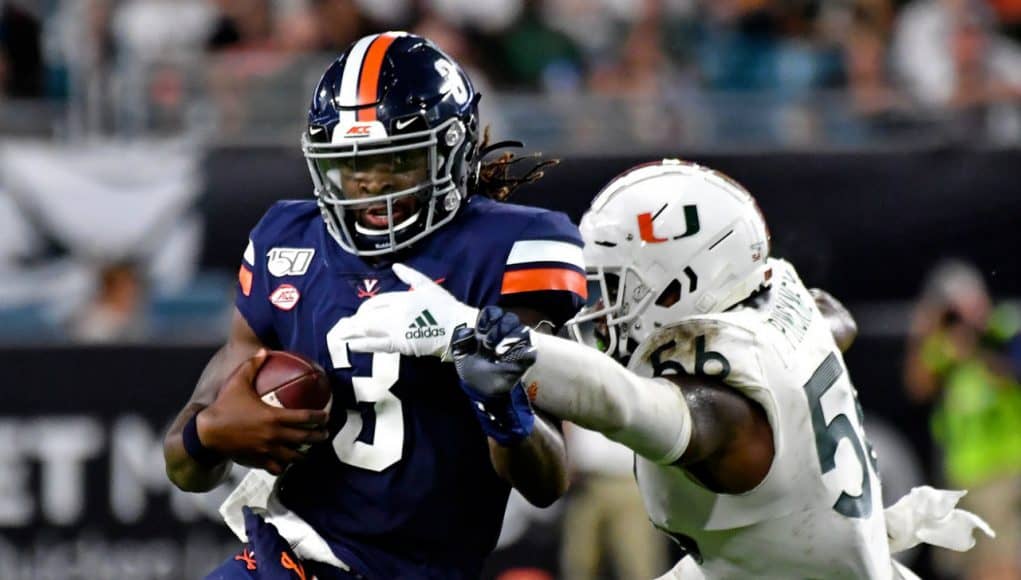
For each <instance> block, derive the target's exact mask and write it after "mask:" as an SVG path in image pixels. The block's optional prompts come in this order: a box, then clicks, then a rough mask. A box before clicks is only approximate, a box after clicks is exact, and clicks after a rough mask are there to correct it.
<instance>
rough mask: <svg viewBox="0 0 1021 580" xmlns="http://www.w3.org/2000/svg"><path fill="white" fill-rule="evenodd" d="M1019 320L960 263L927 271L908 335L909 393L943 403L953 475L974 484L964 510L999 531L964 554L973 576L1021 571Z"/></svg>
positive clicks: (940, 415)
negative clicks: (993, 299)
mask: <svg viewBox="0 0 1021 580" xmlns="http://www.w3.org/2000/svg"><path fill="white" fill-rule="evenodd" d="M1019 326H1021V325H1019V316H1018V313H1017V312H1016V311H1012V310H1011V309H1010V308H1009V307H1007V306H1005V305H1002V306H1000V307H998V308H996V309H995V310H994V309H993V307H992V303H991V300H990V298H989V295H988V293H987V291H986V287H985V282H984V281H983V280H982V276H981V274H980V273H979V272H978V271H977V270H976V269H975V268H974V267H972V266H970V265H968V264H966V263H963V262H956V261H953V262H947V263H944V264H942V265H940V266H939V267H937V268H936V270H935V271H934V272H933V273H932V274H931V275H930V278H929V280H928V282H927V283H926V286H925V289H924V291H923V294H922V297H921V299H920V300H919V303H918V305H917V307H916V310H915V315H914V321H913V324H912V328H911V335H910V337H909V340H908V348H907V360H906V362H905V370H906V376H905V379H906V384H907V387H908V392H909V394H910V395H911V396H912V397H913V398H914V399H916V400H918V401H929V400H934V399H935V400H937V401H938V402H937V408H936V412H935V414H934V416H933V420H932V426H933V431H934V435H935V438H936V440H937V441H938V442H939V444H940V446H941V447H942V449H943V458H944V461H943V463H944V465H943V467H944V471H945V476H946V480H947V482H948V483H949V484H950V486H952V487H954V488H960V489H967V490H968V495H967V496H965V497H964V499H962V500H961V505H962V507H964V508H965V509H969V510H971V511H974V512H975V513H976V514H978V515H980V516H982V517H983V518H985V519H986V521H988V522H989V524H990V525H991V526H992V527H993V529H994V530H996V533H997V537H996V539H995V540H993V539H989V538H984V537H983V538H979V540H978V544H977V546H976V548H975V549H974V550H972V551H970V552H967V553H966V554H961V555H960V558H961V560H963V562H964V564H965V566H966V568H965V570H964V572H965V574H966V577H967V578H968V579H983V580H985V579H993V578H996V579H1018V578H1021V562H1019V559H1018V554H1019V553H1021V552H1019V549H1021V383H1019V374H1018V369H1019V366H1018V363H1019V362H1021V357H1019V353H1018V347H1019V342H1021V328H1019ZM1012 358H1013V359H1014V360H1011V359H1012Z"/></svg>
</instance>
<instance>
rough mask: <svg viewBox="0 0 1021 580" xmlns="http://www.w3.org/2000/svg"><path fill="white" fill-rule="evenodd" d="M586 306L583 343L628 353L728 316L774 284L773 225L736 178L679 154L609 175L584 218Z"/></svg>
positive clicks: (579, 336)
mask: <svg viewBox="0 0 1021 580" xmlns="http://www.w3.org/2000/svg"><path fill="white" fill-rule="evenodd" d="M580 228H581V235H582V237H583V238H584V240H585V250H584V255H585V264H586V268H587V269H588V280H589V303H588V305H587V306H586V307H585V308H583V309H582V310H581V311H580V312H579V313H578V315H577V316H575V317H574V318H573V319H571V320H570V321H568V322H567V326H568V328H569V329H570V332H571V334H572V335H573V336H574V338H575V339H576V340H579V341H581V342H585V343H589V344H591V343H592V342H593V339H595V341H594V342H596V346H597V347H598V348H600V349H601V350H603V351H604V352H607V353H608V354H611V355H614V356H618V357H626V356H628V355H629V354H630V353H631V352H632V351H633V348H632V347H633V346H634V345H635V344H637V343H640V342H642V341H643V340H644V339H645V338H647V337H648V336H649V335H650V334H651V333H652V332H653V331H654V330H655V329H656V328H659V327H662V326H664V325H666V324H670V323H674V322H677V321H679V320H680V319H682V318H684V317H687V316H691V315H694V314H708V313H711V312H722V311H724V310H726V309H728V308H730V307H732V306H734V305H735V304H737V303H739V302H741V301H742V300H745V299H746V298H748V297H749V296H751V295H752V294H753V293H754V292H755V291H756V290H758V289H759V288H760V287H764V286H768V285H769V282H770V276H771V273H772V272H771V270H770V267H769V266H768V265H767V263H766V259H767V257H768V256H769V230H768V228H767V227H766V222H765V220H764V219H763V217H762V212H761V211H760V210H759V207H758V205H757V204H756V203H755V200H754V199H753V198H752V196H751V195H750V194H749V193H748V191H747V190H745V189H744V188H743V187H741V185H739V184H738V183H737V182H735V181H734V180H732V179H730V178H728V177H726V176H724V175H722V174H720V173H717V172H715V171H712V170H711V169H708V168H705V167H701V166H699V165H696V164H694V163H688V162H683V161H679V160H676V159H664V160H663V161H661V162H654V163H647V164H644V165H639V166H637V167H635V168H633V169H630V170H628V171H627V172H625V173H623V174H621V175H619V176H618V177H616V178H615V179H614V180H613V181H611V182H610V183H609V184H608V185H607V186H606V187H604V188H603V190H602V191H600V192H599V194H598V195H597V196H596V197H595V199H594V200H593V201H592V205H591V207H590V208H589V210H588V212H586V213H585V215H584V216H583V217H582V220H581V226H580Z"/></svg>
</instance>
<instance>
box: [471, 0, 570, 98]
mask: <svg viewBox="0 0 1021 580" xmlns="http://www.w3.org/2000/svg"><path fill="white" fill-rule="evenodd" d="M540 8H541V2H540V1H539V0H528V1H526V2H525V9H524V12H523V13H522V14H521V17H520V18H518V20H517V21H516V22H515V23H514V24H513V25H512V26H511V27H510V28H508V29H507V30H505V31H501V32H500V33H499V34H498V35H495V36H494V37H491V40H492V41H493V42H495V43H496V44H497V45H498V46H499V47H500V52H499V58H500V61H501V65H502V66H501V67H500V69H501V70H500V73H501V76H500V77H499V79H494V80H499V81H500V82H503V83H506V84H509V85H515V86H518V87H524V88H529V89H533V90H537V89H544V90H546V91H547V92H556V93H559V92H572V91H574V90H575V89H577V88H578V87H579V86H580V85H581V82H582V79H583V69H584V63H583V61H582V55H581V51H580V50H578V47H577V46H576V45H575V44H574V42H573V41H572V40H571V37H570V36H568V35H566V34H564V33H563V32H561V31H559V30H556V29H554V28H552V27H551V26H550V25H549V23H547V22H546V21H545V20H544V19H543V17H542V11H541V9H540Z"/></svg>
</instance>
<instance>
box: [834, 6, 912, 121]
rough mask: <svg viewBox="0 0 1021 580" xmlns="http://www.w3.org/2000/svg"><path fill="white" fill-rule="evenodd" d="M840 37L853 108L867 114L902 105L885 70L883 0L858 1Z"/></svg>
mask: <svg viewBox="0 0 1021 580" xmlns="http://www.w3.org/2000/svg"><path fill="white" fill-rule="evenodd" d="M849 24H850V26H849V27H848V30H847V32H846V34H845V38H844V68H845V71H846V76H847V85H848V87H847V88H848V90H849V92H850V96H851V102H852V103H853V106H854V108H855V111H856V112H858V113H860V114H864V115H867V116H873V115H879V114H882V113H885V112H888V111H891V110H894V109H898V108H903V106H904V103H903V102H902V100H901V99H900V97H899V96H898V95H897V94H896V92H895V91H894V89H893V85H892V83H891V82H890V75H889V70H888V63H887V57H888V49H889V40H890V26H891V13H890V6H889V4H888V3H887V2H885V1H865V0H862V1H859V2H857V3H855V5H854V7H853V10H852V12H851V14H850V23H849Z"/></svg>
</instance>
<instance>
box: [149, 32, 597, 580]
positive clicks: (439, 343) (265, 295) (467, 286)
mask: <svg viewBox="0 0 1021 580" xmlns="http://www.w3.org/2000/svg"><path fill="white" fill-rule="evenodd" d="M478 100H479V94H478V93H476V92H475V90H474V88H473V87H472V84H471V81H470V80H469V79H468V77H467V76H466V75H465V73H464V71H463V70H462V69H461V67H460V66H458V65H457V63H455V62H454V61H452V60H451V59H450V58H449V57H447V56H446V55H444V54H443V53H442V52H441V51H439V50H438V49H437V48H436V47H435V46H434V45H433V44H432V43H430V42H429V41H428V40H426V39H424V38H421V37H418V36H414V35H410V34H406V33H396V32H389V33H384V34H376V35H370V36H367V37H365V38H362V39H360V40H358V41H357V42H355V43H354V44H353V45H352V46H351V47H350V48H349V49H348V50H347V51H345V52H344V53H343V54H342V55H341V56H340V57H339V58H338V59H337V60H336V61H335V62H334V63H333V64H332V65H331V66H330V67H329V68H328V69H327V70H326V73H325V74H324V75H323V77H322V79H321V80H320V82H319V84H318V86H317V87H316V89H315V93H314V94H313V96H312V105H311V109H310V111H309V117H308V126H307V129H306V131H305V132H304V134H303V136H302V149H303V151H304V154H305V158H306V160H307V162H308V167H309V170H310V173H311V176H312V181H313V183H314V186H315V199H314V200H312V199H309V200H303V201H283V202H279V203H277V204H276V205H274V206H273V207H271V208H270V209H269V211H268V212H267V213H266V215H265V216H264V217H263V218H262V220H261V221H260V222H259V223H258V224H257V225H256V226H255V228H254V229H253V230H252V233H251V237H250V240H249V243H248V247H247V249H246V250H245V252H244V255H243V263H242V265H241V268H240V271H239V286H238V291H237V298H236V311H235V314H234V319H233V323H232V326H231V331H230V337H229V339H228V341H227V343H226V345H224V347H223V348H221V349H220V350H219V351H218V352H217V353H216V355H214V357H213V358H212V360H211V361H210V362H209V364H208V365H207V367H206V369H205V371H204V372H203V374H202V376H201V377H200V379H199V381H198V385H197V386H196V389H195V392H194V394H193V395H192V397H191V399H190V400H189V401H188V403H187V405H186V406H185V407H184V409H183V410H182V411H181V413H180V414H179V415H178V417H177V418H176V420H175V421H174V423H173V425H172V426H171V428H170V430H169V432H168V433H167V436H166V438H165V442H164V451H165V456H166V462H167V472H168V475H169V477H170V479H171V480H172V481H173V482H174V483H175V484H176V485H177V486H178V487H180V488H181V489H184V490H188V491H206V490H209V489H211V488H213V487H215V486H216V485H218V484H219V483H221V482H222V481H223V480H224V478H225V476H226V474H227V473H228V471H229V468H230V464H231V462H236V463H240V464H243V465H248V466H251V467H254V468H257V469H253V470H252V471H251V472H249V474H248V475H247V476H246V477H245V479H244V480H243V481H242V483H241V484H240V485H239V486H238V487H237V489H235V490H234V492H233V493H232V495H231V497H230V498H229V499H228V500H227V502H225V504H224V506H223V507H222V508H221V512H222V513H223V514H224V517H225V519H226V521H227V523H228V525H229V526H230V527H231V528H232V529H233V530H234V531H235V532H236V533H237V534H238V535H239V537H241V538H242V539H244V540H247V544H246V546H245V548H244V549H243V550H242V552H241V553H239V554H238V555H237V556H234V557H233V558H231V559H229V560H228V561H227V562H226V563H224V564H223V565H222V566H221V567H220V568H218V569H217V570H216V571H214V572H213V574H212V575H211V576H210V577H212V578H291V577H301V578H305V577H306V576H307V577H312V575H313V574H314V575H315V576H317V577H318V578H321V579H322V578H355V577H357V578H388V579H389V578H445V579H449V578H477V577H478V574H479V571H480V569H481V567H482V563H483V560H484V558H485V557H486V555H487V554H488V553H489V552H490V551H491V550H492V549H493V547H494V546H495V544H496V539H497V536H498V535H499V532H500V527H501V523H502V518H503V512H504V508H505V504H506V501H507V496H508V493H509V491H510V488H511V486H513V487H515V488H516V489H518V490H519V491H520V492H521V493H522V495H524V496H525V497H526V498H527V499H529V500H530V501H531V502H532V503H534V504H536V505H540V506H544V505H549V504H550V503H552V502H553V501H554V500H556V499H557V498H558V497H559V496H560V495H561V494H562V493H563V492H564V491H565V489H566V486H567V478H566V469H565V456H564V447H563V441H562V438H561V435H560V432H559V428H558V426H557V425H556V424H555V423H551V422H548V421H547V420H545V419H543V418H542V417H537V416H536V415H535V414H534V413H533V412H532V409H531V406H530V403H529V401H528V398H527V396H526V395H525V393H524V392H522V391H521V390H520V389H519V390H517V391H514V392H511V393H506V394H504V395H503V396H501V397H496V398H493V397H488V398H487V397H482V396H481V395H479V394H478V393H476V392H475V391H473V390H472V389H471V388H470V387H467V386H466V385H463V384H462V383H461V382H460V380H459V379H458V376H457V373H456V371H455V369H454V367H453V365H452V364H450V363H449V361H450V356H449V354H448V353H447V344H448V342H449V338H450V336H451V334H452V333H453V330H454V328H456V327H457V326H459V325H462V324H473V323H474V321H475V319H476V316H477V314H478V309H479V308H481V307H484V306H486V305H494V304H497V305H500V306H501V307H503V308H506V309H509V310H512V311H514V312H516V313H517V314H518V315H519V316H521V317H522V319H523V320H527V321H529V323H530V324H533V325H539V326H548V327H551V328H556V327H558V326H559V325H561V324H562V323H563V322H564V321H566V320H567V319H569V318H570V317H571V316H573V315H574V313H575V312H576V311H577V310H578V309H579V308H580V307H581V306H582V305H583V304H584V301H585V295H586V283H585V275H584V272H585V270H584V264H583V262H582V258H581V255H582V253H581V246H582V241H581V237H580V235H579V233H578V230H577V228H576V227H575V226H574V225H573V224H572V223H571V222H570V221H569V220H568V219H567V217H566V216H564V215H562V214H559V213H554V212H549V211H544V210H539V209H535V208H527V207H523V206H517V205H513V204H509V203H502V202H500V201H496V200H494V199H491V198H490V196H489V195H487V194H488V193H489V190H501V193H506V190H507V188H508V187H512V186H513V185H515V184H516V183H517V182H519V181H520V179H513V178H511V177H510V176H509V174H508V173H507V166H508V157H507V156H506V154H505V155H504V156H502V157H500V159H499V160H498V161H497V162H490V163H484V162H483V157H484V156H485V155H486V153H487V152H488V150H490V149H491V148H487V147H486V146H485V143H484V141H486V139H480V133H481V130H480V125H479V118H478ZM480 141H483V142H480ZM540 174H541V172H539V171H538V170H533V171H530V172H528V173H527V174H526V176H525V178H523V179H526V180H528V179H531V178H534V177H537V176H538V175H540ZM497 197H500V196H497ZM404 264H406V266H405V265H404ZM426 279H428V280H429V281H430V284H428V285H426V284H424V283H423V282H424V281H425V280H426ZM432 282H435V283H436V284H432ZM415 287H419V288H426V287H428V289H429V292H431V293H432V294H430V296H439V295H440V294H443V295H446V296H451V297H454V298H456V300H457V301H458V302H459V303H461V304H463V308H459V309H454V310H450V309H444V311H442V312H441V311H433V310H431V309H429V307H428V304H426V306H425V307H424V308H422V309H420V310H419V311H416V312H409V313H404V314H406V317H405V318H402V319H401V320H399V321H398V322H397V323H399V324H401V325H402V326H401V329H402V336H403V337H404V338H405V340H407V341H408V343H409V344H410V345H413V348H412V350H413V352H414V353H415V354H416V355H425V356H418V357H404V356H400V355H397V354H387V353H380V354H370V353H361V352H354V351H352V350H351V349H349V348H348V345H347V343H346V341H345V339H344V336H346V335H347V332H348V329H346V327H345V324H346V323H345V320H347V319H348V317H350V316H351V315H352V314H354V312H355V311H357V310H358V309H359V307H360V306H361V305H362V304H363V303H364V302H366V301H368V300H370V299H373V298H374V297H375V298H376V299H377V301H376V302H374V304H380V303H381V302H380V301H378V299H379V298H382V297H383V296H384V295H386V293H388V292H393V291H401V292H400V293H401V294H403V293H404V292H403V291H406V290H408V289H409V288H411V289H413V288H415ZM423 297H425V294H423ZM382 302H385V301H382ZM543 321H548V322H549V324H547V325H543V324H542V322H543ZM267 348H270V349H282V350H287V351H292V352H297V353H300V354H303V355H305V356H307V357H308V358H311V359H313V360H315V361H317V362H318V363H319V364H320V365H322V366H323V367H324V368H325V369H327V370H328V372H329V374H330V378H331V382H332V384H333V387H334V403H333V410H332V413H331V416H329V417H328V416H327V414H326V413H324V412H320V411H312V410H296V409H280V408H274V407H270V406H268V405H266V404H264V403H262V401H261V400H260V399H259V397H258V396H257V395H256V394H255V392H254V390H253V388H252V380H253V378H254V376H255V374H256V373H257V371H258V368H259V366H260V365H261V364H262V361H263V360H264V359H265V349H267ZM308 444H312V446H311V449H310V450H309V451H308V452H307V454H302V453H300V452H299V451H298V449H299V448H301V447H303V446H306V445H308Z"/></svg>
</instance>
